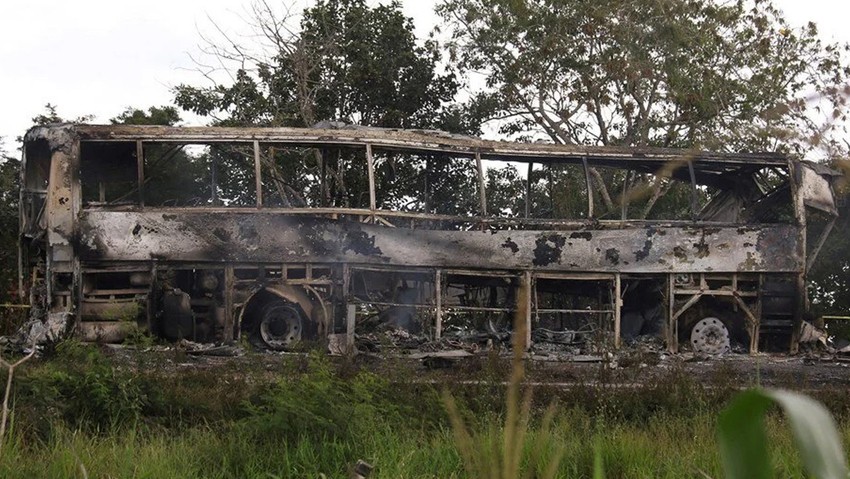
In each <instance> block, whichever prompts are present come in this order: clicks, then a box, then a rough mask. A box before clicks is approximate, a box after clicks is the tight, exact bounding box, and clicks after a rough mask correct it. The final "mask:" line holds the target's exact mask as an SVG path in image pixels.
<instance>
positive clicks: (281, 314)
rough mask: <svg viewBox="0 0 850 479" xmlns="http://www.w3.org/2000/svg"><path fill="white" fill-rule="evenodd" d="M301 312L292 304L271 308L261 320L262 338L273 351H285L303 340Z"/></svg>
mask: <svg viewBox="0 0 850 479" xmlns="http://www.w3.org/2000/svg"><path fill="white" fill-rule="evenodd" d="M301 321H302V319H301V312H300V311H298V309H297V308H296V307H295V306H293V305H290V304H280V305H275V306H272V307H269V308H267V309H266V311H265V313H264V314H263V317H262V319H261V320H260V338H261V339H262V340H263V342H264V343H265V344H266V346H268V347H269V348H272V349H284V348H287V347H290V346H292V345H293V344H295V343H297V342H298V341H300V340H301V330H302V329H303V328H302V324H301Z"/></svg>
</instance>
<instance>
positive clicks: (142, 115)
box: [109, 106, 181, 126]
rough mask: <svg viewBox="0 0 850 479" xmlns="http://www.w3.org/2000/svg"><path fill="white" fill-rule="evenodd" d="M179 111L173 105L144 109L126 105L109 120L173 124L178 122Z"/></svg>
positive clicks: (134, 123)
mask: <svg viewBox="0 0 850 479" xmlns="http://www.w3.org/2000/svg"><path fill="white" fill-rule="evenodd" d="M180 121H181V119H180V113H179V112H178V111H177V108H175V107H173V106H161V107H156V106H152V107H150V108H148V110H147V112H145V110H140V109H138V108H133V107H131V106H128V107H127V108H125V109H124V111H123V112H122V113H121V114H120V115H118V116H116V117H115V118H112V119H110V120H109V122H110V123H112V124H113V125H164V126H174V125H176V124H178V123H180Z"/></svg>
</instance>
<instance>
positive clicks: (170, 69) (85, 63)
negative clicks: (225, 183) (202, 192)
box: [0, 0, 850, 153]
mask: <svg viewBox="0 0 850 479" xmlns="http://www.w3.org/2000/svg"><path fill="white" fill-rule="evenodd" d="M302 1H305V0H302ZM249 3H250V0H230V1H228V0H145V1H141V2H125V1H118V0H75V1H69V0H0V138H2V139H3V140H5V145H6V150H7V151H9V152H10V153H11V152H12V150H13V149H14V148H16V147H17V145H16V144H15V143H14V139H15V137H17V136H19V135H22V134H23V133H24V132H25V131H26V129H27V128H28V127H29V126H30V124H31V119H32V118H33V117H34V116H36V115H38V114H39V113H41V112H43V110H44V104H45V103H48V102H49V103H52V104H54V105H57V106H58V108H59V114H60V115H61V116H63V117H65V118H75V117H77V116H80V115H88V114H92V115H94V116H95V119H94V122H104V123H105V122H107V121H108V120H109V118H112V117H114V116H117V115H118V114H120V113H121V112H122V111H123V110H124V109H125V108H126V107H127V106H133V107H138V108H147V107H149V106H159V105H167V104H171V103H172V98H173V97H172V94H171V92H170V87H172V86H174V85H177V84H180V83H189V84H203V82H204V79H203V78H202V77H201V75H200V74H199V73H198V72H197V71H195V70H194V63H193V62H192V60H191V58H190V56H189V55H190V54H197V53H198V44H199V43H200V37H199V32H207V33H211V28H212V24H211V22H210V20H209V18H212V19H214V20H215V21H216V22H217V23H218V24H219V25H220V26H222V28H224V29H225V30H227V31H228V32H230V33H231V34H234V35H238V33H239V32H243V31H244V23H243V21H242V20H241V19H240V16H241V17H244V16H245V9H246V6H247V5H248V4H249ZM270 3H272V4H274V3H275V2H274V0H270ZM370 3H377V0H371V1H370ZM402 3H403V5H404V11H405V13H406V14H407V15H408V16H410V17H413V18H414V23H415V24H416V29H417V34H418V35H419V36H420V38H422V37H425V36H426V35H427V33H428V32H429V31H430V30H431V29H432V28H433V26H434V24H435V22H436V21H437V18H436V16H435V15H434V14H433V5H434V2H432V1H428V0H419V1H417V0H403V1H402ZM775 3H776V4H777V5H778V6H779V7H780V8H782V9H783V10H784V11H785V13H786V16H787V17H788V18H789V19H790V20H791V21H792V23H794V24H797V25H802V24H804V23H805V22H807V21H810V20H811V21H814V22H816V23H817V24H818V26H819V28H820V31H821V34H822V36H823V37H824V38H826V39H832V40H837V41H841V42H850V29H847V28H846V26H845V25H846V21H847V18H850V2H839V1H837V0H806V1H802V0H775ZM183 117H184V119H186V120H187V121H186V122H184V123H186V124H190V123H193V122H194V123H197V122H198V119H193V118H190V115H188V114H183Z"/></svg>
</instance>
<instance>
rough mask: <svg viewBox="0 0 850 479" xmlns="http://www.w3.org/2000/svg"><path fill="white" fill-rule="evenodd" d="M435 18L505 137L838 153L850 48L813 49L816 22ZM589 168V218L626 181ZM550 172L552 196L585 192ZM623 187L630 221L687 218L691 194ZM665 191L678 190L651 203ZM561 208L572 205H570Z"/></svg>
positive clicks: (700, 15) (685, 16) (636, 7)
mask: <svg viewBox="0 0 850 479" xmlns="http://www.w3.org/2000/svg"><path fill="white" fill-rule="evenodd" d="M438 12H439V13H440V14H441V16H442V18H443V19H444V20H445V21H446V23H447V25H448V27H449V29H450V32H451V39H452V40H451V42H450V43H449V47H450V49H451V50H452V51H453V52H454V56H453V58H455V59H456V63H457V65H458V67H459V69H460V70H461V71H462V72H475V73H476V74H480V75H483V77H484V82H483V86H482V88H480V89H478V91H476V92H475V93H474V98H473V100H472V103H473V104H475V105H477V108H478V111H479V112H481V114H484V115H486V118H487V119H489V120H492V121H493V122H494V123H495V126H497V127H498V129H499V132H500V133H501V134H503V135H506V136H512V137H515V138H517V139H520V140H535V139H536V140H540V139H544V140H546V141H552V142H555V143H567V144H582V145H618V146H663V147H680V148H699V149H707V150H713V151H775V150H779V151H783V152H788V153H792V154H796V155H799V156H802V155H804V154H808V153H810V152H811V151H812V150H814V149H818V148H821V149H822V150H823V153H824V154H825V155H826V157H827V158H834V157H837V156H843V155H845V154H846V152H847V151H846V150H847V146H846V144H845V143H844V142H843V141H842V139H841V135H842V133H843V132H844V129H843V127H841V126H840V125H842V122H843V121H844V120H845V119H846V96H847V87H845V83H846V82H847V80H848V73H850V67H848V62H847V60H846V56H845V52H846V51H847V48H848V47H847V46H846V45H837V44H830V43H824V42H823V41H821V40H820V39H819V37H818V33H817V29H816V27H815V25H814V24H808V25H806V26H805V27H803V28H799V29H797V28H792V27H791V26H790V25H789V23H788V21H787V20H786V19H785V18H784V17H783V15H782V13H781V12H780V11H779V10H778V9H776V8H775V7H774V6H773V5H772V4H771V3H770V2H769V1H763V0H759V1H746V2H743V1H742V2H715V1H712V0H696V1H686V0H673V1H667V0H652V1H636V0H604V1H595V0H594V1H589V0H556V1H554V2H553V1H544V0H530V1H519V2H517V1H513V0H444V1H443V2H441V3H440V5H439V6H438ZM839 120H840V121H839ZM550 168H551V167H544V169H550ZM591 173H592V174H593V178H592V179H593V187H592V189H593V190H595V191H594V194H595V195H597V198H596V201H595V204H596V205H598V206H597V207H596V209H597V212H599V215H605V214H612V213H615V214H616V212H615V210H616V209H617V206H618V205H617V201H615V200H616V197H617V196H619V195H618V194H617V193H616V191H612V190H617V189H620V190H621V191H620V194H623V192H624V191H625V189H624V188H618V187H617V186H614V185H623V184H625V180H626V178H625V176H624V173H622V172H620V173H616V174H614V173H607V174H606V173H605V172H600V171H597V169H596V168H592V171H591ZM546 175H547V176H548V178H547V181H552V182H554V185H552V186H551V187H550V188H552V189H553V190H558V191H572V190H575V188H576V187H579V188H580V189H581V187H583V185H581V183H578V184H575V183H576V182H575V181H570V179H572V180H575V179H576V177H575V176H574V175H573V176H570V175H563V174H561V172H560V171H556V172H555V173H554V175H553V174H550V173H546ZM632 182H633V183H632V184H633V185H634V186H633V187H632V188H630V192H632V193H636V192H637V190H644V192H643V193H642V194H639V195H636V196H638V198H637V199H638V200H640V201H639V202H638V205H637V206H638V207H637V208H635V210H636V212H640V213H641V214H640V215H638V217H647V216H649V217H653V215H652V214H651V212H652V211H653V209H660V210H663V212H664V214H666V215H668V217H673V216H679V217H681V216H682V209H683V208H682V205H683V204H684V205H686V204H687V187H684V185H680V186H683V187H682V188H675V187H672V186H670V185H671V184H672V183H671V181H669V180H663V181H659V180H657V179H653V178H652V177H651V176H649V175H643V174H641V175H636V177H635V178H634V179H633V180H632ZM635 187H639V188H635ZM667 188H674V191H672V193H675V194H674V195H669V194H668V196H673V197H672V198H669V199H668V198H667V197H665V198H664V199H662V200H659V199H658V198H659V197H660V196H662V195H661V193H663V192H665V191H666V189H667ZM580 189H579V191H580ZM665 200H666V201H665ZM570 204H571V205H578V206H581V202H580V199H579V198H572V199H571V200H570ZM571 208H575V206H571ZM568 210H569V208H568ZM684 214H685V215H687V210H684ZM572 217H579V216H572Z"/></svg>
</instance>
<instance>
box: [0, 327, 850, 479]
mask: <svg viewBox="0 0 850 479" xmlns="http://www.w3.org/2000/svg"><path fill="white" fill-rule="evenodd" d="M107 351H110V350H108V349H103V350H102V349H99V348H98V347H95V346H88V345H83V344H80V343H74V342H67V343H62V344H60V345H58V346H57V348H56V351H55V353H54V356H53V357H52V358H50V359H48V360H38V361H34V362H33V363H32V364H28V365H27V367H26V368H24V369H23V370H22V371H21V372H20V376H18V375H16V382H15V391H14V397H15V404H14V416H13V421H12V423H11V430H10V431H9V434H7V438H6V444H5V445H4V447H3V456H2V457H0V477H9V478H24V477H27V478H29V477H80V478H81V477H83V475H82V470H81V469H80V466H81V465H82V466H83V467H84V468H85V470H86V474H87V475H88V477H178V478H179V477H186V478H225V477H248V478H253V477H256V478H265V479H268V478H272V477H319V475H320V474H324V475H325V476H326V477H328V478H337V477H338V478H345V477H348V474H349V468H350V467H351V466H352V465H353V464H354V463H355V462H356V461H357V460H358V459H363V460H365V461H367V462H369V463H371V464H373V465H374V466H375V467H376V469H375V472H374V473H373V475H372V477H373V478H393V479H395V478H466V477H471V476H470V475H469V472H467V471H466V469H465V467H464V462H463V460H462V454H461V452H460V451H459V447H458V442H457V441H456V437H455V433H454V432H453V430H452V428H451V426H450V424H449V417H448V415H447V413H446V411H445V409H444V405H443V402H442V400H441V398H440V395H439V394H438V392H437V391H436V390H435V388H434V387H433V386H432V385H429V384H422V383H413V382H410V381H409V380H410V379H415V375H416V374H419V373H420V372H421V370H417V369H416V368H415V367H410V368H409V369H401V370H398V371H395V372H393V373H376V372H374V371H375V370H376V367H375V366H376V365H374V364H372V363H370V362H368V361H369V360H368V359H352V358H338V359H333V358H328V357H326V356H323V355H318V354H314V355H306V356H283V357H281V358H280V359H274V357H273V356H268V355H265V356H261V357H257V358H251V359H252V360H250V361H244V360H243V361H222V362H221V363H216V365H215V366H210V365H209V364H206V363H199V364H197V365H196V366H193V367H189V366H178V365H176V364H175V363H174V362H173V361H172V359H173V358H172V357H171V356H170V355H168V354H164V355H161V356H159V359H151V358H150V357H144V356H142V357H140V359H134V360H131V361H127V360H122V361H117V360H115V359H114V358H112V357H110V356H109V354H111V353H108V352H107ZM243 359H244V358H243ZM260 359H263V360H262V361H261V360H260ZM192 361H193V360H192V358H191V357H184V358H183V359H182V362H181V364H192ZM204 364H206V365H204ZM384 367H386V366H384ZM475 367H477V368H479V374H480V375H481V377H485V378H488V379H491V381H489V382H488V383H484V384H480V383H479V384H456V383H446V387H447V388H449V390H450V393H451V395H452V397H454V398H455V403H456V405H457V411H458V415H459V416H460V417H461V419H462V420H463V422H464V423H465V424H466V425H467V426H468V428H469V430H470V431H472V434H473V436H474V438H475V442H476V445H477V446H480V447H481V448H483V449H484V450H485V451H491V453H492V454H493V455H495V454H498V452H497V450H498V449H499V448H501V447H504V438H505V433H506V428H507V427H509V425H510V424H511V423H512V422H511V421H508V420H507V418H508V408H507V407H506V400H505V399H506V396H507V394H509V392H508V391H506V388H505V387H504V385H503V384H502V381H504V380H505V379H506V373H505V368H504V362H503V361H502V360H500V359H499V358H497V357H493V358H490V359H486V358H485V359H483V360H482V362H481V363H480V364H478V365H476V366H475ZM508 370H509V369H508ZM725 374H726V373H725V372H723V371H721V372H719V373H718V377H722V376H724V375H725ZM442 387H443V386H442V385H441V386H440V388H442ZM736 393H737V392H736V391H734V390H732V388H731V387H730V388H728V389H727V388H722V387H716V386H715V387H711V388H708V387H704V386H703V383H702V382H701V381H700V379H699V378H693V377H691V376H689V375H688V374H686V373H685V371H683V370H678V369H676V368H673V369H672V370H670V371H669V372H668V373H667V374H663V375H657V376H656V377H654V378H653V379H652V380H647V381H645V382H643V383H642V384H640V385H639V386H635V387H614V386H612V385H610V384H606V383H604V382H595V383H593V384H590V385H586V386H579V387H571V388H568V389H564V388H553V387H535V388H534V395H533V398H534V400H533V401H528V402H526V400H525V399H524V398H525V397H526V396H525V394H526V391H525V390H523V389H522V388H520V389H518V390H516V391H515V392H514V393H513V394H515V396H514V397H515V398H516V399H515V400H516V401H517V402H516V403H515V404H516V407H517V409H515V410H514V413H513V414H519V416H520V417H519V419H521V421H520V423H521V424H525V425H527V427H525V429H524V432H523V433H522V435H521V436H522V437H519V436H517V435H515V436H514V438H515V445H516V449H511V450H515V451H518V454H517V455H516V456H515V457H518V463H517V465H518V469H517V470H518V471H520V474H521V475H520V476H519V477H523V476H522V474H525V475H529V474H533V476H529V477H544V473H545V472H546V467H547V466H548V465H549V464H551V463H552V459H553V458H554V457H555V456H556V455H557V454H561V460H560V462H559V463H558V467H557V469H556V470H555V471H554V477H576V478H589V477H593V471H594V461H595V460H596V457H597V454H598V457H599V458H600V459H601V461H602V464H604V470H605V474H606V477H609V478H632V477H634V478H645V477H669V478H674V477H675V478H679V477H702V476H701V474H702V473H705V474H708V475H709V476H710V477H715V478H719V477H723V472H722V468H721V462H720V453H719V447H718V444H717V440H716V436H715V434H716V421H717V415H718V413H719V412H720V411H721V410H722V409H723V408H724V407H725V406H726V405H727V403H728V402H729V400H730V398H732V397H733V396H734V395H735V394H736ZM817 397H818V399H820V400H822V401H823V402H824V403H825V404H826V405H827V406H828V407H830V408H831V409H832V410H833V413H836V414H837V417H838V424H839V431H840V433H841V435H842V436H843V437H844V441H845V442H844V443H845V444H848V443H850V410H848V405H847V401H846V392H845V391H838V390H836V391H829V390H826V391H820V392H818V393H817ZM556 398H557V401H558V404H559V405H560V406H559V407H558V409H557V410H554V409H552V410H549V409H547V407H548V405H549V404H550V402H551V401H552V400H553V399H556ZM523 411H524V412H523ZM547 411H549V414H548V415H547ZM520 413H521V414H520ZM513 417H514V418H515V419H516V418H517V417H518V416H513ZM513 424H517V423H516V422H515V421H514V422H513ZM766 428H767V435H768V440H769V443H770V444H771V451H772V458H773V459H772V461H773V462H772V464H773V465H774V467H775V470H776V473H777V477H804V476H803V470H802V465H801V463H800V460H799V458H798V457H797V454H796V452H795V449H794V444H793V441H792V439H791V436H790V433H789V432H788V427H787V421H786V419H785V418H784V417H783V416H780V415H779V414H775V413H769V414H768V416H767V418H766ZM595 451H596V452H595Z"/></svg>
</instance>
